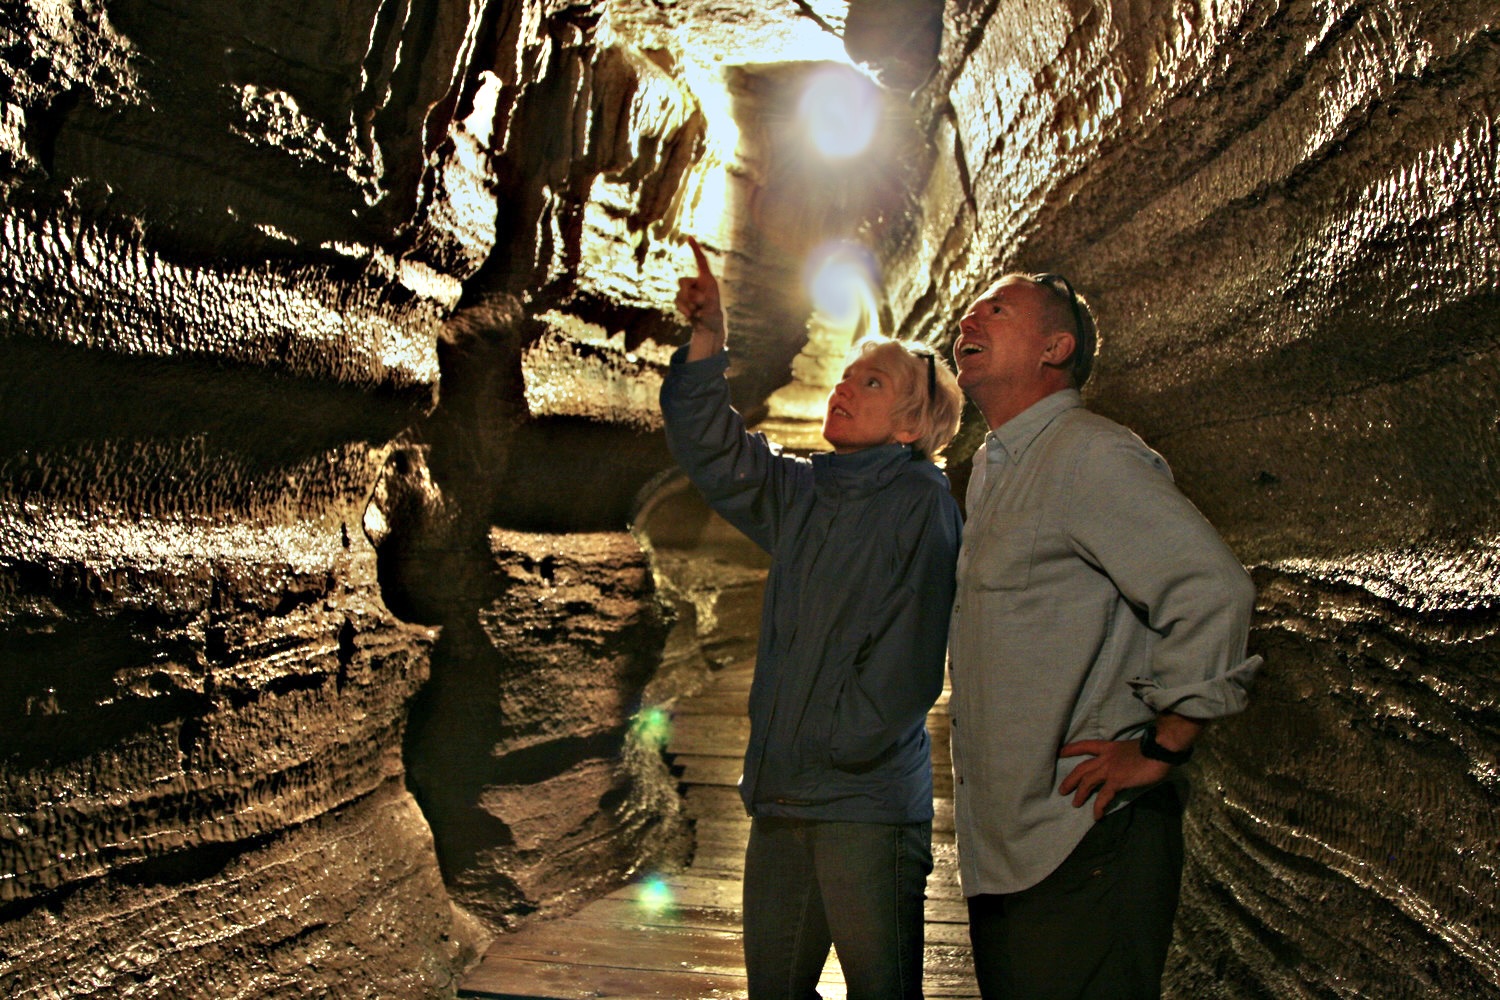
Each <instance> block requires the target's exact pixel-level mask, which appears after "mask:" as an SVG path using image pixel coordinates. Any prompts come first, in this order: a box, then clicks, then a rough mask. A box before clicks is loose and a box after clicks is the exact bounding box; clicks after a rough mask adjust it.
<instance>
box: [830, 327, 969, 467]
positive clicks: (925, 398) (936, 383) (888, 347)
mask: <svg viewBox="0 0 1500 1000" xmlns="http://www.w3.org/2000/svg"><path fill="white" fill-rule="evenodd" d="M860 358H868V359H870V360H871V361H877V362H879V363H880V364H881V367H883V368H885V369H886V370H887V371H889V372H891V373H892V374H894V375H895V376H896V380H897V383H898V384H897V386H896V389H897V392H898V393H899V394H900V398H899V399H898V400H897V402H896V405H895V407H893V408H892V410H891V417H892V418H893V419H894V420H895V421H896V423H897V424H898V425H909V426H911V427H913V428H915V429H916V431H917V439H916V440H915V441H913V442H912V447H913V448H915V449H916V450H918V451H920V452H921V453H922V454H924V455H926V456H927V457H928V458H930V459H932V460H933V461H936V460H937V459H938V456H940V455H942V453H943V449H944V448H946V447H948V443H949V442H950V441H952V440H953V436H954V435H955V434H957V433H958V421H959V418H960V417H962V416H963V410H964V394H963V390H962V389H960V388H959V387H958V377H957V376H956V375H954V374H953V371H952V369H950V368H949V367H948V363H947V362H946V361H944V360H943V359H942V358H941V357H939V356H938V354H937V352H936V351H934V350H933V349H932V348H931V347H929V346H927V345H926V344H923V343H917V342H912V341H905V340H883V339H871V340H865V341H861V342H860V343H859V344H858V345H856V346H855V349H854V351H853V352H852V353H851V355H850V359H849V360H850V361H851V362H852V361H855V360H858V359H860Z"/></svg>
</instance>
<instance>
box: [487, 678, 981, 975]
mask: <svg viewBox="0 0 1500 1000" xmlns="http://www.w3.org/2000/svg"><path fill="white" fill-rule="evenodd" d="M750 675H751V666H750V665H749V664H746V665H744V666H741V667H734V668H729V669H726V670H724V671H722V672H721V673H720V674H719V675H718V677H717V678H716V679H715V680H714V681H713V682H712V684H711V685H710V686H709V687H708V688H707V689H706V690H705V691H703V692H702V693H700V694H698V695H696V696H694V697H692V698H689V699H684V700H683V701H682V702H680V703H679V704H678V705H677V707H676V708H675V709H674V710H673V713H672V734H671V736H670V738H669V739H668V742H667V753H668V754H669V756H670V757H671V758H672V760H673V763H674V766H675V767H677V768H680V769H681V772H682V783H683V787H684V790H685V801H686V805H687V810H688V814H689V816H690V817H691V818H692V819H693V823H694V831H695V836H696V845H697V846H696V850H695V852H694V854H693V857H692V860H691V862H690V863H689V864H688V866H687V867H686V868H684V869H683V870H682V871H681V872H677V873H675V874H666V875H663V876H659V877H657V878H653V879H649V880H645V881H641V882H636V883H633V884H631V885H627V886H625V887H624V888H622V889H620V890H618V891H617V892H614V893H611V894H610V895H608V896H606V897H604V898H603V899H599V900H596V901H595V902H593V903H590V904H588V905H587V906H585V907H583V909H581V910H579V911H578V912H577V913H574V914H572V915H570V916H568V917H564V918H560V919H557V920H548V921H534V922H532V923H530V924H527V925H525V926H524V927H522V928H521V929H520V930H518V931H516V932H515V933H513V934H506V935H502V936H501V937H500V938H499V939H497V940H496V941H495V943H494V944H493V945H491V947H490V949H489V951H488V952H486V954H485V956H484V959H483V961H481V962H480V964H479V966H478V967H477V968H476V969H475V970H474V971H473V972H472V973H471V974H470V975H469V976H468V978H467V979H466V980H465V981H464V983H463V985H462V987H461V988H460V989H459V992H458V995H459V996H461V997H489V998H504V1000H585V998H587V1000H597V998H601V997H608V998H619V1000H625V998H645V997H652V998H669V1000H709V998H714V1000H742V998H744V997H745V996H746V991H745V967H744V959H743V957H742V955H741V951H740V882H741V879H742V877H743V874H744V852H745V841H746V839H747V838H748V836H749V830H750V821H749V820H748V819H747V818H746V817H745V812H744V808H743V807H742V806H741V805H740V799H739V793H738V792H737V791H736V789H735V783H736V781H738V779H739V775H740V761H741V757H742V755H743V754H744V747H745V741H746V739H747V737H748V735H749V721H748V720H747V719H746V717H745V705H746V699H747V697H748V694H749V690H750ZM927 725H928V730H929V731H930V732H931V733H932V737H933V756H934V758H935V759H934V762H933V770H934V775H933V776H934V786H935V789H936V807H937V818H936V819H935V821H934V822H933V860H934V869H933V873H932V876H931V877H930V878H929V879H928V882H927V943H926V975H925V979H924V989H925V991H926V995H927V996H928V997H933V998H959V997H962V998H969V997H978V995H979V991H978V988H977V987H976V986H975V985H974V974H973V967H972V962H971V960H970V954H969V943H968V931H967V925H966V913H965V908H964V901H963V896H962V894H961V893H960V892H959V889H958V869H957V858H956V854H955V850H954V844H953V780H952V770H951V768H950V766H949V758H948V714H947V700H946V694H945V696H944V699H943V700H942V701H940V702H939V703H938V705H937V706H936V707H935V708H934V709H933V711H932V714H931V715H930V716H929V717H928V723H927ZM819 992H820V993H821V994H822V996H823V997H824V998H825V1000H841V998H843V997H844V996H845V990H844V982H843V974H842V971H841V970H840V969H839V964H838V959H837V958H836V957H834V956H832V955H830V957H829V960H828V964H827V966H826V967H825V968H824V970H823V980H822V983H821V985H820V988H819Z"/></svg>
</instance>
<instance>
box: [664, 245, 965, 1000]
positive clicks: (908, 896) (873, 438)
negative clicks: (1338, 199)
mask: <svg viewBox="0 0 1500 1000" xmlns="http://www.w3.org/2000/svg"><path fill="white" fill-rule="evenodd" d="M688 242H689V243H690V244H691V246H692V249H693V255H694V257H695V258H696V260H697V267H698V273H697V275H696V276H695V277H691V278H683V279H681V281H680V282H679V285H680V288H679V291H678V295H677V308H678V309H679V311H681V312H682V314H683V315H684V316H685V317H686V318H687V320H688V321H689V322H690V323H691V324H692V339H691V341H690V342H689V343H688V345H687V346H685V347H683V348H681V349H679V350H678V352H677V354H676V355H674V357H673V360H672V364H671V368H670V371H669V372H668V375H667V378H666V380H665V382H664V383H663V385H662V394H661V402H662V414H663V416H664V418H665V420H666V425H667V441H668V444H669V446H670V447H671V449H672V454H673V455H674V456H675V457H676V458H677V461H678V462H679V463H680V464H681V465H682V467H683V468H684V470H686V472H687V473H688V475H689V477H690V478H691V479H692V480H693V482H694V483H695V484H696V485H697V486H698V488H699V489H700V490H701V491H702V492H703V495H704V497H705V498H706V499H707V500H708V502H709V503H710V504H711V505H712V506H713V508H714V509H715V510H716V511H718V512H719V513H720V514H721V515H722V516H723V517H724V518H725V519H726V520H728V521H729V522H730V523H731V524H734V525H735V526H736V527H738V528H739V529H740V530H741V531H743V532H745V534H746V535H748V536H749V537H750V538H751V539H752V540H753V541H754V542H756V543H757V544H759V545H760V546H762V547H763V548H764V549H766V550H767V551H768V552H769V553H770V554H771V557H772V560H771V572H770V575H769V577H768V578H767V581H766V593H765V604H764V607H763V609H762V614H761V632H760V641H759V649H758V652H757V654H756V664H755V679H754V681H753V683H752V685H751V690H750V743H749V746H748V748H747V749H746V752H745V767H744V773H743V776H742V777H741V778H740V795H741V797H742V798H743V799H744V802H745V808H746V809H747V810H748V811H749V813H750V816H751V829H750V843H749V847H748V848H747V851H746V855H745V895H744V923H745V934H744V944H745V968H746V972H747V973H748V976H749V987H750V997H751V998H752V1000H778V998H783V1000H808V998H814V997H816V996H817V991H816V987H817V983H818V978H819V975H820V973H821V971H822V968H823V963H824V961H825V960H826V958H827V955H828V948H829V946H830V944H831V945H832V946H833V947H834V949H835V950H836V951H837V953H838V956H839V961H840V964H841V965H842V966H843V970H844V977H845V980H846V981H847V983H848V988H849V997H850V998H851V1000H876V998H881V1000H887V998H889V1000H907V998H912V997H920V996H921V995H922V987H921V978H922V931H923V899H924V890H925V887H926V883H927V875H928V873H929V872H930V871H931V870H932V760H931V749H930V746H929V744H928V737H927V729H926V725H925V720H926V716H927V711H928V710H929V709H930V708H931V707H932V703H933V702H934V701H935V700H936V699H937V696H938V694H939V693H940V692H941V691H942V685H943V664H944V649H945V645H946V641H947V628H948V615H949V610H950V607H951V604H952V600H953V574H954V564H955V561H956V559H957V555H958V545H959V537H960V532H961V528H962V524H961V520H960V517H959V512H958V505H957V503H956V502H955V501H954V499H953V496H952V494H951V492H950V491H949V488H948V481H947V478H946V477H945V476H944V475H943V473H942V472H941V471H940V470H939V469H938V468H937V466H936V465H934V464H933V462H932V458H933V457H935V456H936V455H937V454H939V453H940V452H941V450H942V449H943V448H944V447H945V446H946V445H947V444H948V442H949V441H950V440H951V439H952V438H953V435H954V433H955V432H956V431H957V429H958V418H959V414H960V412H961V410H962V406H963V397H962V395H961V393H960V391H959V389H958V385H957V382H956V380H955V379H954V377H953V375H952V373H951V372H950V371H949V370H948V368H947V366H946V365H945V364H944V363H943V362H942V361H941V360H940V359H938V358H937V357H935V356H934V355H933V354H932V353H931V352H930V351H927V350H926V349H925V348H921V349H913V348H912V347H908V346H907V345H904V344H901V343H899V342H896V341H885V342H879V343H875V344H868V345H865V346H864V347H862V348H861V349H859V350H858V351H856V352H855V354H854V355H853V356H852V357H851V360H850V363H849V365H848V368H847V369H846V370H845V372H844V376H843V378H842V380H841V381H840V382H839V384H838V386H837V387H835V388H834V390H833V392H832V393H831V394H830V395H829V397H828V410H827V415H826V417H825V420H824V424H823V435H824V437H825V438H827V439H828V441H829V443H830V444H832V445H833V449H834V450H833V452H832V453H820V454H817V455H814V456H813V457H812V458H811V459H810V460H808V459H800V458H790V457H787V456H783V455H782V454H780V452H779V450H777V449H775V448H773V447H772V446H771V445H769V444H768V443H767V442H766V440H765V438H764V437H762V436H761V435H758V434H757V435H751V434H748V433H746V431H745V429H744V424H743V422H742V421H741V420H740V417H739V414H737V413H736V412H735V411H734V410H733V409H732V408H731V406H730V402H729V387H728V383H727V382H726V380H725V378H724V371H725V369H726V368H727V367H728V355H727V353H726V351H725V343H726V339H727V338H726V335H725V328H724V312H723V308H722V306H721V304H720V298H719V288H718V282H717V281H716V280H715V279H714V276H713V274H712V273H711V272H710V270H709V265H708V260H707V258H705V257H704V255H703V251H702V249H701V248H700V247H699V246H698V244H697V242H696V241H694V240H692V239H691V238H689V241H688Z"/></svg>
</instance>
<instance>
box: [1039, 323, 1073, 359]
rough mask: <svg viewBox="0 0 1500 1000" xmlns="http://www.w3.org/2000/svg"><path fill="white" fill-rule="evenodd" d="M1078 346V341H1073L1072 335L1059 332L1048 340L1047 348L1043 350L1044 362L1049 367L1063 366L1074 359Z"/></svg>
mask: <svg viewBox="0 0 1500 1000" xmlns="http://www.w3.org/2000/svg"><path fill="white" fill-rule="evenodd" d="M1077 346H1078V341H1076V340H1074V339H1073V335H1072V334H1071V333H1067V332H1065V331H1062V330H1059V331H1058V332H1056V333H1054V334H1052V335H1050V336H1049V337H1048V338H1047V346H1046V347H1045V348H1043V350H1042V360H1043V361H1044V362H1046V363H1047V364H1049V365H1054V366H1059V367H1060V366H1062V365H1065V364H1067V363H1068V361H1069V359H1071V358H1072V357H1073V351H1074V349H1075V348H1076V347H1077Z"/></svg>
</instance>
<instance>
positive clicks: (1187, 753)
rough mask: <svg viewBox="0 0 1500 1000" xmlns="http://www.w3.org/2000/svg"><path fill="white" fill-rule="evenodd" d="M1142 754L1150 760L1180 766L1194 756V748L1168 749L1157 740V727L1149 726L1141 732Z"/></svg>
mask: <svg viewBox="0 0 1500 1000" xmlns="http://www.w3.org/2000/svg"><path fill="white" fill-rule="evenodd" d="M1141 756H1142V757H1146V758H1148V759H1150V760H1159V761H1161V762H1162V763H1163V764H1170V765H1172V766H1173V767H1180V766H1181V765H1183V764H1186V763H1187V762H1188V761H1189V760H1191V759H1192V757H1193V748H1192V747H1188V748H1187V749H1186V750H1168V749H1167V748H1166V747H1164V746H1162V745H1161V744H1160V743H1158V742H1156V727H1155V726H1147V727H1146V731H1145V732H1144V733H1141Z"/></svg>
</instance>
